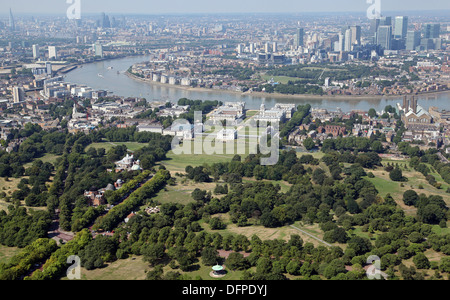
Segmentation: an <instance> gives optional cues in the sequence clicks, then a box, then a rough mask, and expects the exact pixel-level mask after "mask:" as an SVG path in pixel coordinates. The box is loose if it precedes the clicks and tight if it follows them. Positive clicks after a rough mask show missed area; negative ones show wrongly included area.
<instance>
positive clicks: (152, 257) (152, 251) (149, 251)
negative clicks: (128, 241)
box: [141, 243, 165, 265]
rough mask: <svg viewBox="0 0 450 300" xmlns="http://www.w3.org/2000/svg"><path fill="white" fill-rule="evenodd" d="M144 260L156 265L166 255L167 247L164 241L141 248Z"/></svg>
mask: <svg viewBox="0 0 450 300" xmlns="http://www.w3.org/2000/svg"><path fill="white" fill-rule="evenodd" d="M141 253H142V255H143V256H144V261H147V262H149V263H150V264H152V265H155V264H156V263H157V262H158V261H159V260H161V259H162V258H163V257H164V255H165V247H164V245H163V244H162V243H156V244H148V245H146V246H145V247H144V248H143V249H142V250H141Z"/></svg>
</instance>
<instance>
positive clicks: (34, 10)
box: [0, 0, 450, 15]
mask: <svg viewBox="0 0 450 300" xmlns="http://www.w3.org/2000/svg"><path fill="white" fill-rule="evenodd" d="M46 2H47V5H40V6H39V7H36V6H34V5H32V4H34V2H32V1H31V0H20V1H13V0H4V1H3V5H2V8H1V10H0V14H9V10H10V9H12V11H13V13H15V14H61V15H63V14H65V13H66V11H67V8H68V7H69V6H70V4H67V3H66V1H62V0H48V1H46ZM369 6H370V4H367V1H364V0H363V1H361V0H343V1H339V2H336V1H331V0H322V1H316V2H313V3H311V2H307V1H292V0H281V1H278V2H277V6H276V7H275V6H274V5H273V3H272V2H270V1H267V0H262V1H261V0H259V1H257V0H247V1H245V2H244V3H242V1H237V0H230V1H228V2H227V5H219V4H218V3H217V2H215V3H211V2H210V1H205V0H194V1H189V2H187V1H181V0H174V2H173V5H170V6H167V5H165V4H164V3H160V2H157V1H143V0H131V1H128V2H127V5H123V3H122V2H121V1H105V0H99V1H95V3H94V2H93V1H89V2H87V1H83V0H81V11H82V14H96V13H99V12H106V13H109V14H139V15H145V14H183V13H185V14H197V13H198V14H204V13H209V14H215V13H299V14H301V13H333V12H335V13H340V12H341V13H345V12H349V13H365V12H366V11H367V9H368V8H369ZM381 9H382V13H383V11H384V12H392V11H405V12H407V11H421V10H423V11H433V10H436V11H443V10H450V2H449V1H446V0H430V1H427V2H426V3H424V2H423V1H419V0H412V1H406V0H398V1H389V2H387V1H382V2H381Z"/></svg>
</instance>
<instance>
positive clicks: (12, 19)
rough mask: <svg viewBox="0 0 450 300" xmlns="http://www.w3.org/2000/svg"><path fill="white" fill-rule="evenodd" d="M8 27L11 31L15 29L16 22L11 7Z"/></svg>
mask: <svg viewBox="0 0 450 300" xmlns="http://www.w3.org/2000/svg"><path fill="white" fill-rule="evenodd" d="M9 29H10V30H11V31H15V30H16V23H15V22H14V16H13V14H12V10H11V8H10V9H9Z"/></svg>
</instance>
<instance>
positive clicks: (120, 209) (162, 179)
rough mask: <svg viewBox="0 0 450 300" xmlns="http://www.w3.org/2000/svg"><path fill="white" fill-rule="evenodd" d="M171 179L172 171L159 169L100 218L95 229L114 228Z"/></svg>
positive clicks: (107, 229) (106, 229)
mask: <svg viewBox="0 0 450 300" xmlns="http://www.w3.org/2000/svg"><path fill="white" fill-rule="evenodd" d="M169 179H170V173H169V172H168V171H167V170H159V171H158V172H157V173H156V174H155V176H153V178H152V179H150V180H149V181H147V182H146V183H144V184H143V185H142V186H141V187H140V188H139V189H137V190H136V191H135V192H133V193H132V194H131V195H130V196H129V197H128V198H127V199H126V200H125V201H123V202H122V203H120V204H118V205H116V206H114V207H113V208H112V209H111V210H110V211H108V213H107V214H106V215H104V216H101V217H100V218H98V219H97V220H96V222H95V224H94V227H93V228H94V229H95V230H104V231H110V230H113V229H114V228H115V227H116V226H117V225H118V224H119V223H120V222H122V221H123V220H124V219H125V218H126V216H127V215H128V214H130V213H131V212H132V211H133V210H134V209H135V208H137V207H138V206H139V205H142V204H143V203H144V201H146V200H147V199H150V198H151V197H152V196H154V195H155V194H156V193H157V192H159V190H160V189H161V188H163V187H164V186H165V185H166V183H167V181H168V180H169Z"/></svg>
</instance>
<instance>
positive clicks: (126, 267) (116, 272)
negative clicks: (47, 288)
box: [63, 256, 242, 280]
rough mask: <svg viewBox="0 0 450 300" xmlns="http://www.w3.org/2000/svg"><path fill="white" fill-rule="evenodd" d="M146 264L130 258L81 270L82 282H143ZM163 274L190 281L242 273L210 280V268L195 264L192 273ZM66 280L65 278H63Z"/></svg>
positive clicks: (165, 270) (140, 259) (173, 270)
mask: <svg viewBox="0 0 450 300" xmlns="http://www.w3.org/2000/svg"><path fill="white" fill-rule="evenodd" d="M151 269H152V268H151V267H150V266H149V264H148V263H147V262H145V261H144V260H143V256H132V257H130V258H127V259H120V260H117V261H115V262H112V263H109V264H107V266H106V267H104V268H101V269H95V270H90V271H88V270H86V269H85V268H81V279H82V280H145V278H146V277H147V274H146V272H148V271H149V270H151ZM163 270H164V273H167V272H179V273H180V274H182V275H187V276H189V277H190V278H192V279H199V278H201V279H203V280H239V279H240V278H241V275H242V271H231V270H228V271H227V275H226V276H225V277H223V278H219V279H216V278H212V277H211V276H210V275H209V273H210V272H211V271H212V269H211V267H210V266H205V265H203V264H202V263H201V259H200V261H199V262H197V263H195V264H194V265H193V267H192V271H189V272H183V271H181V270H180V269H178V268H177V269H172V268H171V267H169V266H165V267H164V268H163ZM63 280H67V278H66V277H65V278H63Z"/></svg>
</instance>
